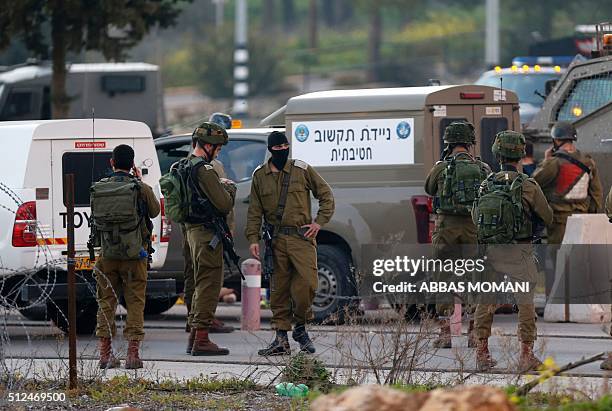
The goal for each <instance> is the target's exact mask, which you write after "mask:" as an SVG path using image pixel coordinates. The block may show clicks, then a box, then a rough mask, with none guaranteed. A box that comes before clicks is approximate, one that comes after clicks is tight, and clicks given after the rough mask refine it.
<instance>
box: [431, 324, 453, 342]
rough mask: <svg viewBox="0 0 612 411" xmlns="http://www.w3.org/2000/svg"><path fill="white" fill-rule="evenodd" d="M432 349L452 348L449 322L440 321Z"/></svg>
mask: <svg viewBox="0 0 612 411" xmlns="http://www.w3.org/2000/svg"><path fill="white" fill-rule="evenodd" d="M433 346H434V348H452V346H453V343H452V341H451V329H450V320H440V333H439V334H438V338H436V339H435V340H434V342H433Z"/></svg>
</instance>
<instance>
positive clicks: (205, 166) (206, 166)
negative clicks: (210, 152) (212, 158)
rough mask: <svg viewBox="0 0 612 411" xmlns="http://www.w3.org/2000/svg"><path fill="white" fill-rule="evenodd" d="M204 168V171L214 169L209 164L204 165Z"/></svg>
mask: <svg viewBox="0 0 612 411" xmlns="http://www.w3.org/2000/svg"><path fill="white" fill-rule="evenodd" d="M204 168H205V169H206V170H214V169H215V168H214V167H213V166H211V165H210V164H204Z"/></svg>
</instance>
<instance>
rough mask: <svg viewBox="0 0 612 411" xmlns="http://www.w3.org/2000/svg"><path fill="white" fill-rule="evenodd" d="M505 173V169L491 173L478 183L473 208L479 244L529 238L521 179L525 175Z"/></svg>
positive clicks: (506, 242)
mask: <svg viewBox="0 0 612 411" xmlns="http://www.w3.org/2000/svg"><path fill="white" fill-rule="evenodd" d="M507 176H508V174H507V172H506V171H500V172H499V173H497V174H491V175H490V176H489V177H487V179H486V180H485V181H483V182H482V184H481V186H480V193H479V197H478V200H477V201H476V202H475V204H474V209H473V211H472V217H473V220H474V224H476V227H477V230H478V242H479V243H483V244H511V243H514V242H515V241H520V240H528V239H531V237H532V229H533V227H532V223H531V219H529V218H525V215H524V209H523V182H524V181H525V180H526V179H527V176H526V175H525V174H522V173H520V174H518V175H517V176H516V177H514V179H508V178H506V177H507ZM500 177H501V179H500Z"/></svg>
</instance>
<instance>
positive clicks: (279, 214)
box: [272, 160, 293, 237]
mask: <svg viewBox="0 0 612 411" xmlns="http://www.w3.org/2000/svg"><path fill="white" fill-rule="evenodd" d="M292 171H293V160H291V167H290V168H289V172H288V173H285V174H283V182H282V184H283V185H282V187H281V192H280V197H279V198H278V207H277V208H276V225H275V226H274V232H273V233H272V236H273V237H276V235H277V234H278V229H279V227H280V226H281V222H282V221H283V215H284V214H285V204H286V203H287V194H288V193H289V182H290V180H291V172H292Z"/></svg>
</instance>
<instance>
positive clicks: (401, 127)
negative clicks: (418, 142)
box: [395, 121, 412, 140]
mask: <svg viewBox="0 0 612 411" xmlns="http://www.w3.org/2000/svg"><path fill="white" fill-rule="evenodd" d="M395 131H396V132H397V136H398V137H399V138H401V139H402V140H404V139H407V138H408V137H410V133H411V132H412V129H411V128H410V124H408V122H406V121H400V122H399V124H398V125H397V127H396V129H395Z"/></svg>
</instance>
